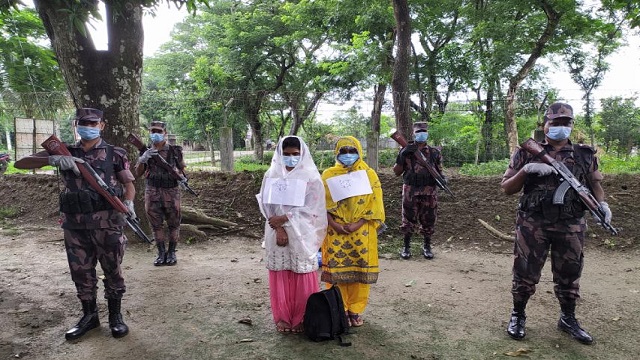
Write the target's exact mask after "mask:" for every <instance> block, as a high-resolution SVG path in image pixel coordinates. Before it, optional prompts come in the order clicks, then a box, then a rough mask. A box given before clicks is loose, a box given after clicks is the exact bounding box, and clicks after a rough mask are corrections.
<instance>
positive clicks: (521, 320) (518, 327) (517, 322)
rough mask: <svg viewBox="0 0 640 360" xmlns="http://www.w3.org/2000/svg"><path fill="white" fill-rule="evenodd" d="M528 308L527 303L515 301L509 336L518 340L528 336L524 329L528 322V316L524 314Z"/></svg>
mask: <svg viewBox="0 0 640 360" xmlns="http://www.w3.org/2000/svg"><path fill="white" fill-rule="evenodd" d="M526 307H527V301H515V300H514V301H513V311H511V319H510V320H509V326H508V327H507V334H509V336H511V337H512V338H514V339H516V340H521V339H523V338H524V336H525V335H526V333H525V329H524V325H525V322H526V320H527V316H526V315H525V313H524V309H525V308H526Z"/></svg>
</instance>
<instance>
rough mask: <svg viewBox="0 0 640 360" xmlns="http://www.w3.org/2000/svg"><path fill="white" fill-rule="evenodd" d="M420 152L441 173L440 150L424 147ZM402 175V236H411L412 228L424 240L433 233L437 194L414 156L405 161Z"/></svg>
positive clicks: (423, 168) (430, 180)
mask: <svg viewBox="0 0 640 360" xmlns="http://www.w3.org/2000/svg"><path fill="white" fill-rule="evenodd" d="M420 151H422V153H423V154H424V155H425V157H426V158H427V159H429V160H430V161H431V163H432V164H434V165H435V168H436V170H437V171H438V172H439V173H442V155H441V153H440V149H439V148H436V147H431V146H428V145H425V146H424V147H423V148H422V149H421V150H420ZM403 167H404V169H405V170H404V173H403V174H402V179H403V185H402V225H401V226H400V231H401V232H402V234H403V235H411V234H412V233H413V229H414V227H415V226H416V225H419V233H420V234H421V235H423V236H424V237H431V235H433V233H434V231H435V223H436V219H437V217H438V215H437V212H438V193H437V191H436V182H435V180H434V179H433V177H432V176H431V174H430V173H429V171H428V170H427V169H426V168H425V167H424V166H422V165H420V163H418V161H417V160H416V159H415V157H412V158H409V157H407V158H405V159H404V163H403Z"/></svg>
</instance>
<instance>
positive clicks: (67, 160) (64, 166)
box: [49, 155, 84, 176]
mask: <svg viewBox="0 0 640 360" xmlns="http://www.w3.org/2000/svg"><path fill="white" fill-rule="evenodd" d="M77 162H78V163H81V164H82V163H84V160H82V159H80V158H77V157H73V156H70V155H51V156H49V165H51V166H55V167H57V168H59V169H60V170H63V171H64V170H71V171H73V172H74V173H75V174H76V176H80V170H79V169H78V165H76V163H77Z"/></svg>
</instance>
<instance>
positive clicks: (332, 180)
mask: <svg viewBox="0 0 640 360" xmlns="http://www.w3.org/2000/svg"><path fill="white" fill-rule="evenodd" d="M335 155H336V163H335V165H334V166H332V167H330V168H328V169H326V170H325V171H324V172H323V173H322V182H323V183H324V186H325V194H326V203H327V219H328V221H329V226H328V230H327V235H326V237H325V239H324V242H323V244H322V277H321V280H322V281H324V282H327V283H330V284H333V285H337V286H338V288H339V289H340V292H341V294H342V298H343V302H344V306H345V312H347V314H348V317H349V323H350V325H351V326H362V324H363V323H364V322H363V320H362V316H361V314H362V313H363V312H364V309H365V308H366V306H367V302H368V300H369V290H370V287H371V284H373V283H375V282H376V281H377V280H378V272H379V268H378V231H379V230H380V229H381V228H382V227H383V226H384V206H383V203H382V187H381V185H380V180H379V179H378V175H377V174H376V172H375V171H374V170H373V169H371V168H370V167H369V166H368V165H367V164H366V163H365V162H364V161H363V160H362V145H361V144H360V142H359V141H358V139H356V138H354V137H352V136H346V137H343V138H341V139H340V140H338V143H337V144H336V148H335ZM358 171H362V172H363V173H356V172H358ZM365 174H366V176H365ZM355 175H361V176H362V177H355ZM352 176H353V177H354V178H358V179H361V182H366V180H368V182H369V184H368V186H370V188H371V190H370V191H368V192H369V193H365V194H362V195H352V196H351V195H350V194H348V193H347V194H344V193H343V194H341V195H338V191H336V188H335V185H333V184H336V183H340V184H345V183H346V182H348V179H350V178H351V177H352ZM359 185H361V186H359V188H360V189H362V187H365V188H366V187H367V184H359ZM332 189H333V190H334V194H332V193H331V190H332ZM362 192H363V191H360V193H362ZM364 192H367V191H364ZM356 194H357V192H356ZM344 196H347V197H345V198H342V197H344ZM334 198H338V199H339V200H337V201H334Z"/></svg>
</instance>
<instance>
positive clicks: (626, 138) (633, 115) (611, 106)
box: [600, 97, 640, 156]
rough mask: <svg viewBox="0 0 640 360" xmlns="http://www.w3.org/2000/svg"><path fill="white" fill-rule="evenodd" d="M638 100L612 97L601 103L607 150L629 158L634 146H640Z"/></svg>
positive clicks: (601, 120) (639, 109) (603, 133)
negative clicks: (636, 103) (636, 102)
mask: <svg viewBox="0 0 640 360" xmlns="http://www.w3.org/2000/svg"><path fill="white" fill-rule="evenodd" d="M636 100H637V98H628V99H623V98H621V97H612V98H606V99H602V100H601V101H600V103H601V107H602V111H601V112H600V122H601V123H602V138H603V141H604V145H605V149H606V150H607V151H608V150H609V149H612V150H614V151H615V152H616V153H617V155H618V156H621V155H624V156H628V155H629V154H631V150H632V149H633V147H634V146H638V145H640V108H638V107H636V105H635V101H636Z"/></svg>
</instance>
